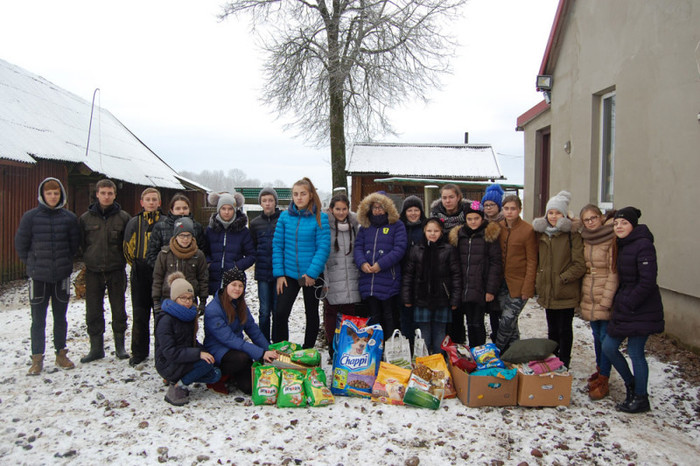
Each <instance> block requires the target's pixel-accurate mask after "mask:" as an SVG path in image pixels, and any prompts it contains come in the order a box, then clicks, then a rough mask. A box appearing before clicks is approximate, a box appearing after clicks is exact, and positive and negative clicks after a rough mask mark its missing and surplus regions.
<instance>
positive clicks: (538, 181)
mask: <svg viewBox="0 0 700 466" xmlns="http://www.w3.org/2000/svg"><path fill="white" fill-rule="evenodd" d="M549 140H550V128H549V127H547V128H545V129H541V130H539V131H537V144H536V148H535V212H534V214H535V215H534V216H535V217H542V216H544V214H545V213H546V209H547V200H549V167H550V142H549Z"/></svg>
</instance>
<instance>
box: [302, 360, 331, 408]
mask: <svg viewBox="0 0 700 466" xmlns="http://www.w3.org/2000/svg"><path fill="white" fill-rule="evenodd" d="M304 392H305V393H306V401H307V402H308V403H309V406H328V405H330V404H333V403H334V402H335V397H333V394H332V393H331V391H330V389H328V387H326V373H325V372H324V371H323V369H321V368H320V367H314V368H313V369H309V370H308V371H306V376H305V377H304Z"/></svg>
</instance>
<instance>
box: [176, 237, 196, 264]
mask: <svg viewBox="0 0 700 466" xmlns="http://www.w3.org/2000/svg"><path fill="white" fill-rule="evenodd" d="M170 250H171V251H172V252H173V254H175V257H177V258H178V259H190V258H192V256H194V255H195V254H196V253H197V251H198V249H197V240H196V239H194V238H192V242H191V243H190V246H189V247H187V248H183V247H182V246H180V244H178V242H177V240H176V239H175V237H174V236H173V237H172V238H170Z"/></svg>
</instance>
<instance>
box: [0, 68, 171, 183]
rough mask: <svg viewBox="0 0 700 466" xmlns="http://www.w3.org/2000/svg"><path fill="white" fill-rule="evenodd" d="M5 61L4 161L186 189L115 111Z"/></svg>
mask: <svg viewBox="0 0 700 466" xmlns="http://www.w3.org/2000/svg"><path fill="white" fill-rule="evenodd" d="M91 107H92V103H91V102H88V101H87V100H85V99H82V98H81V97H78V96H77V95H75V94H72V93H70V92H68V91H66V90H64V89H61V88H60V87H58V86H56V85H54V84H52V83H51V82H49V81H47V80H45V79H44V78H42V77H40V76H37V75H34V74H32V73H30V72H28V71H26V70H24V69H22V68H20V67H18V66H15V65H12V64H10V63H8V62H6V61H4V60H0V158H3V159H9V160H16V161H20V162H28V163H35V162H36V160H35V159H37V158H39V159H50V160H60V161H66V162H78V163H84V164H85V165H87V166H88V167H89V168H90V169H91V170H93V171H95V172H100V173H102V174H104V175H106V176H108V177H110V178H114V179H118V180H122V181H126V182H129V183H133V184H138V185H143V186H158V187H163V188H172V189H184V186H183V185H182V183H180V181H179V180H178V179H177V178H176V176H177V173H176V172H175V171H174V170H173V169H172V168H170V166H168V164H166V163H165V162H164V161H163V160H161V159H160V158H159V157H158V156H157V155H156V154H154V153H153V151H151V150H150V149H149V148H148V147H147V146H146V145H145V144H144V143H143V142H141V141H140V140H139V139H138V138H137V137H136V136H135V135H134V134H133V133H132V132H131V131H129V129H128V128H126V126H124V125H123V124H122V123H121V122H120V121H119V120H117V119H116V118H115V117H114V115H112V114H111V113H110V112H109V111H107V110H105V109H103V108H98V107H95V113H94V116H93V121H92V135H91V138H90V153H89V154H88V156H87V157H86V156H85V146H86V143H87V134H88V127H89V125H90V110H91Z"/></svg>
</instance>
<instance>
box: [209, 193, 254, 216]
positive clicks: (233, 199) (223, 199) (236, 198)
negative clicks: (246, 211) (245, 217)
mask: <svg viewBox="0 0 700 466" xmlns="http://www.w3.org/2000/svg"><path fill="white" fill-rule="evenodd" d="M207 201H208V202H209V205H215V206H216V211H217V212H219V210H220V209H221V207H222V206H225V205H230V206H233V208H234V209H235V210H239V209H240V208H241V207H243V205H244V204H245V197H243V194H241V193H239V192H236V191H233V192H231V193H226V192H223V193H214V192H212V193H209V194H208V195H207Z"/></svg>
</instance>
